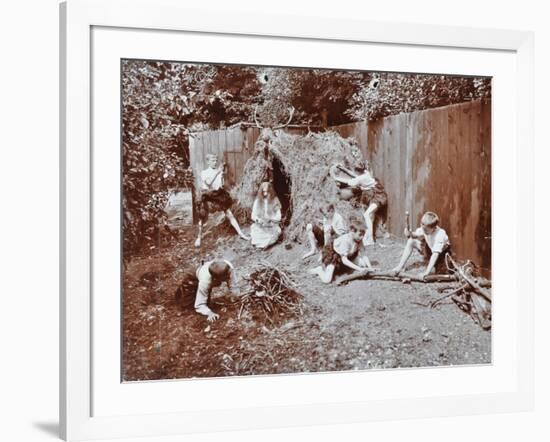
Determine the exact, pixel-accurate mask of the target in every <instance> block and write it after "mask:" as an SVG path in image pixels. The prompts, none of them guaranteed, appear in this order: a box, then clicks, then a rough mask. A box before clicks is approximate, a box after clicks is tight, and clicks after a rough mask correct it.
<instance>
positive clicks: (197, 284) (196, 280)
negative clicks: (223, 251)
mask: <svg viewBox="0 0 550 442" xmlns="http://www.w3.org/2000/svg"><path fill="white" fill-rule="evenodd" d="M224 282H225V283H226V284H227V287H228V288H229V290H231V291H232V292H233V293H234V294H239V287H238V286H237V283H236V278H235V272H234V268H233V264H231V263H230V262H229V261H226V260H224V259H214V260H211V261H207V262H205V263H204V264H202V265H201V266H199V268H198V269H197V271H196V272H195V273H194V274H193V273H192V272H186V274H185V275H184V279H183V281H182V283H181V284H180V286H179V288H178V289H177V290H176V293H175V296H176V301H177V302H178V303H182V302H186V298H187V297H188V296H191V291H194V292H195V302H194V308H195V311H196V312H197V313H199V314H201V315H204V316H206V318H207V320H208V322H214V321H215V320H217V319H218V318H219V317H220V315H218V314H217V313H214V312H213V311H212V310H211V309H210V307H208V299H209V298H210V293H211V292H212V289H213V288H214V287H218V286H220V285H222V284H223V283H224Z"/></svg>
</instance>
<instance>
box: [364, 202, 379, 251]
mask: <svg viewBox="0 0 550 442" xmlns="http://www.w3.org/2000/svg"><path fill="white" fill-rule="evenodd" d="M377 210H378V204H376V203H372V204H370V205H369V207H368V208H367V210H366V211H365V213H364V214H363V218H365V224H366V225H367V231H366V232H365V237H364V238H363V244H364V245H366V246H368V245H371V244H374V216H375V215H376V211H377Z"/></svg>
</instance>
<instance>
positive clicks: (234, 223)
mask: <svg viewBox="0 0 550 442" xmlns="http://www.w3.org/2000/svg"><path fill="white" fill-rule="evenodd" d="M225 216H227V219H228V220H229V222H230V223H231V225H232V226H233V228H234V229H235V231H236V232H237V234H238V235H239V236H240V237H241V238H242V239H244V240H246V241H250V237H248V236H246V235H245V234H244V233H243V231H242V230H241V226H239V223H238V221H237V219H236V218H235V215H233V212H231V209H227V210H226V211H225Z"/></svg>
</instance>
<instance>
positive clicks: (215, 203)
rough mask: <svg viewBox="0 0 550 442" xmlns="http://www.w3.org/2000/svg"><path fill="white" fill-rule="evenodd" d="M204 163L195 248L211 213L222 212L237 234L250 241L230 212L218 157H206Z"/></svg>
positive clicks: (229, 199) (199, 241)
mask: <svg viewBox="0 0 550 442" xmlns="http://www.w3.org/2000/svg"><path fill="white" fill-rule="evenodd" d="M206 162H207V164H208V168H207V169H205V170H203V171H202V172H201V177H200V190H201V197H200V201H199V205H198V213H199V234H198V236H197V240H196V241H195V247H200V245H201V238H202V225H203V224H204V223H205V222H206V221H207V220H208V214H209V213H213V212H224V213H225V216H227V219H228V220H229V222H230V223H231V225H232V226H233V228H234V229H235V231H236V232H237V234H238V235H239V236H240V237H241V238H242V239H244V240H246V241H248V240H250V238H249V237H248V236H246V235H245V234H244V233H243V232H242V230H241V227H240V226H239V223H238V221H237V220H236V218H235V216H234V215H233V213H232V212H231V205H232V204H233V201H232V199H231V196H229V193H228V192H227V190H225V189H224V187H223V185H224V177H223V174H224V165H221V166H220V167H217V166H218V157H217V156H216V155H212V154H209V155H207V156H206Z"/></svg>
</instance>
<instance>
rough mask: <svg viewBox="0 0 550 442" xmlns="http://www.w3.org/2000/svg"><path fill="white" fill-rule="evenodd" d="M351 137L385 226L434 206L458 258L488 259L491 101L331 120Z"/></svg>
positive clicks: (396, 230)
mask: <svg viewBox="0 0 550 442" xmlns="http://www.w3.org/2000/svg"><path fill="white" fill-rule="evenodd" d="M333 130H336V131H337V132H339V133H340V134H341V135H342V136H344V137H350V136H351V137H354V138H355V139H356V140H357V141H358V143H359V144H360V146H361V150H362V151H363V153H364V155H366V156H367V157H368V158H369V161H371V164H372V168H373V171H374V174H375V176H376V177H377V178H378V179H380V181H381V182H382V183H383V184H384V187H385V188H386V191H387V193H388V199H389V201H388V214H387V227H388V230H389V231H390V232H391V233H393V234H396V235H399V236H401V235H402V231H403V228H404V226H405V211H409V213H410V214H411V223H412V224H413V225H416V226H418V225H419V223H420V217H421V216H422V213H424V212H425V211H427V210H431V211H434V212H436V213H437V214H438V215H439V216H440V218H441V224H442V226H443V227H444V228H445V230H447V233H448V234H449V236H450V239H451V242H452V244H453V249H454V251H455V252H456V254H457V255H458V257H459V258H461V259H471V260H473V261H474V262H475V263H476V264H478V265H480V266H481V267H484V268H485V269H490V267H491V102H490V101H483V102H482V101H473V102H468V103H462V104H457V105H452V106H446V107H441V108H435V109H429V110H424V111H418V112H412V113H407V114H399V115H395V116H391V117H386V118H383V119H380V120H377V121H373V122H369V123H368V125H367V124H366V123H355V124H347V125H343V126H337V127H335V128H333Z"/></svg>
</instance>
